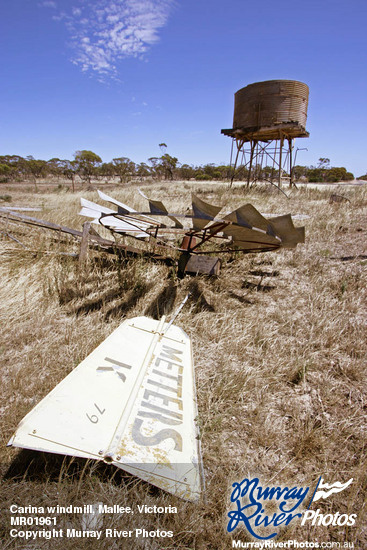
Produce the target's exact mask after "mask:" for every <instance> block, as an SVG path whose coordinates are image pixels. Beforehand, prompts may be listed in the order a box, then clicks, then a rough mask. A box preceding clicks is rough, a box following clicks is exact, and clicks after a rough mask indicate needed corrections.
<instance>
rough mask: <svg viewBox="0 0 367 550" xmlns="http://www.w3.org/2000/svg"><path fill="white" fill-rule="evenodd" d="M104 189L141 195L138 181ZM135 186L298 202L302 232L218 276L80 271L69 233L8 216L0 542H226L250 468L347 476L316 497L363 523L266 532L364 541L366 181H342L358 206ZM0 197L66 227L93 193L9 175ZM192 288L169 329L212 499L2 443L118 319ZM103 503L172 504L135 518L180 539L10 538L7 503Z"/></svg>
mask: <svg viewBox="0 0 367 550" xmlns="http://www.w3.org/2000/svg"><path fill="white" fill-rule="evenodd" d="M102 188H103V190H105V191H106V192H107V193H109V194H111V195H113V196H114V197H115V198H117V199H119V200H121V201H123V202H126V203H127V204H130V205H131V206H134V207H136V208H138V209H139V208H144V209H146V208H147V206H146V204H145V201H144V199H143V198H142V197H140V195H138V192H137V187H136V186H135V185H131V186H124V187H121V186H120V187H118V186H116V187H115V188H112V187H108V186H105V185H104V186H103V187H102ZM142 189H143V191H144V192H145V193H147V194H148V195H149V196H151V197H152V198H155V199H160V200H163V201H164V203H165V204H166V205H167V206H168V207H170V208H169V209H171V210H172V211H175V212H184V211H185V210H186V208H187V207H188V206H189V205H190V194H191V191H194V192H195V193H196V194H198V195H199V196H200V197H201V198H202V199H203V200H205V201H207V202H211V203H212V204H223V206H224V209H225V210H228V211H229V210H230V209H231V208H235V207H238V206H240V205H241V204H244V203H246V202H251V203H252V204H253V205H254V206H255V207H256V208H257V209H258V210H259V211H260V212H263V213H267V214H283V213H288V212H291V213H292V214H301V215H305V216H307V218H306V219H303V220H295V225H296V226H299V225H305V226H306V244H304V245H298V247H297V249H295V250H286V249H284V250H280V251H279V252H273V253H270V252H269V253H264V254H258V255H253V254H249V255H239V256H238V257H228V258H225V259H224V261H223V265H222V270H221V273H220V275H219V276H218V277H216V278H210V277H207V276H198V277H185V278H184V279H178V278H177V276H176V272H175V269H174V268H173V267H171V266H167V265H165V264H163V263H158V262H155V261H151V260H148V259H142V258H140V259H130V260H126V259H119V260H118V259H117V258H116V257H115V256H112V255H107V254H105V253H97V252H92V251H91V252H90V254H89V260H88V264H87V266H86V267H85V268H80V267H79V264H78V259H77V257H73V256H70V255H66V254H63V253H65V252H66V253H70V252H75V253H77V252H78V244H77V243H75V242H73V241H72V240H70V241H69V242H65V241H62V240H60V239H59V238H58V236H57V235H56V236H55V234H50V233H51V232H47V231H46V230H42V229H37V228H32V227H28V226H25V225H20V224H13V223H10V222H7V221H6V220H5V219H4V218H1V219H0V231H1V234H0V239H1V240H0V258H1V265H0V275H1V286H0V304H1V322H2V323H1V324H2V330H1V344H0V346H1V357H2V367H1V393H2V399H1V413H2V414H1V438H2V445H1V504H0V507H1V519H0V522H1V525H0V534H1V538H2V541H3V542H2V544H3V546H2V548H4V549H5V548H15V549H19V550H20V549H22V550H26V549H27V550H38V549H51V548H52V549H55V550H59V549H63V550H68V549H76V550H79V549H80V550H82V549H84V548H93V550H94V549H98V550H99V549H107V548H108V549H110V548H111V549H125V548H137V549H140V548H144V549H152V550H160V549H171V550H173V549H175V550H183V549H195V550H196V549H197V550H205V549H208V550H209V549H210V550H211V549H212V550H222V549H229V548H231V547H232V543H231V541H232V539H241V540H242V541H251V540H253V539H251V538H250V537H249V535H248V534H247V532H246V531H245V530H244V529H243V528H239V529H237V530H236V531H234V532H233V533H232V534H231V535H229V534H228V533H227V531H226V525H227V521H228V518H227V513H228V511H229V509H230V502H229V496H230V488H231V484H232V483H233V482H234V481H240V480H242V479H243V478H244V477H250V478H251V477H255V476H256V477H258V478H259V479H260V480H261V482H262V484H263V485H264V486H266V485H269V486H279V485H287V486H292V487H293V486H298V487H299V486H310V487H311V488H312V487H315V485H316V483H317V480H318V479H319V477H320V475H322V476H323V479H324V480H325V481H327V482H328V483H332V482H335V481H341V482H346V481H348V480H349V479H350V478H352V477H353V479H354V481H353V483H352V485H351V486H350V487H349V488H348V489H346V490H345V491H344V492H341V493H338V494H335V495H332V497H330V498H329V499H326V500H320V501H319V502H318V503H317V506H318V507H319V508H320V510H321V512H322V513H335V512H340V513H341V514H352V513H355V514H357V519H356V523H355V525H354V526H353V527H346V526H338V525H336V526H328V527H325V526H317V525H315V526H312V525H311V524H308V526H304V527H302V526H301V525H300V522H299V521H294V522H292V523H291V524H290V525H289V526H288V527H282V528H281V529H280V534H279V536H278V537H277V539H276V540H277V541H278V542H280V541H286V540H289V539H295V540H298V541H319V542H330V543H331V542H340V543H344V542H345V541H348V542H354V548H359V549H361V550H363V549H366V548H367V521H366V519H367V513H366V494H367V475H366V454H365V449H366V412H367V391H366V390H367V386H366V359H365V358H366V350H367V309H366V304H367V238H366V237H367V186H363V187H356V188H348V189H347V190H344V191H343V194H344V195H345V196H347V197H348V199H349V200H350V202H343V203H335V204H329V197H330V190H329V189H325V190H319V189H300V190H294V191H292V193H291V194H290V197H289V198H288V199H287V198H286V197H285V196H284V195H282V194H279V193H277V192H276V190H275V189H272V188H268V187H267V188H254V189H252V190H250V191H247V190H246V189H244V188H242V187H235V188H234V189H232V190H229V189H228V187H227V186H225V185H224V184H216V185H214V184H213V185H204V184H197V183H183V182H174V183H163V182H162V183H156V184H153V185H149V187H148V186H144V185H143V186H142ZM336 189H337V188H336ZM335 192H338V191H337V190H336V191H335ZM0 195H1V197H2V200H1V201H0V202H1V204H0V206H5V205H6V206H11V205H14V206H33V205H34V206H39V207H42V208H43V210H42V212H35V213H29V215H31V216H32V215H33V216H35V217H38V218H42V219H45V220H48V221H53V222H56V223H61V224H63V225H66V226H69V227H74V228H76V229H80V228H81V225H82V223H83V221H85V218H81V217H79V216H78V211H79V208H80V197H81V196H83V197H85V198H87V199H90V200H95V201H97V193H96V191H95V190H94V191H85V192H77V193H75V194H72V193H70V192H68V190H67V188H66V187H63V186H59V187H55V188H53V189H52V188H51V187H50V188H48V189H47V188H45V189H43V188H42V190H40V191H39V193H37V194H35V193H34V191H33V188H32V186H29V188H27V187H26V186H19V188H18V187H17V186H12V187H11V188H10V187H9V188H7V187H6V185H4V184H3V185H2V186H1V189H0ZM27 214H28V213H27ZM9 235H10V236H9ZM12 237H13V238H12ZM14 238H15V239H17V241H20V242H21V243H22V244H23V245H24V246H25V247H26V248H24V247H23V246H22V245H21V244H19V242H17V241H16V240H14ZM188 290H191V291H192V293H193V295H192V298H191V299H190V300H189V301H188V303H187V304H186V306H185V308H184V309H183V311H182V313H181V314H180V316H179V318H178V319H177V320H176V324H177V325H179V326H180V327H182V328H183V329H184V330H185V331H186V332H187V333H188V334H190V335H191V338H192V342H193V349H194V362H195V368H196V384H197V399H198V410H199V425H200V430H201V445H202V452H203V461H204V469H205V474H206V500H205V501H203V502H202V503H199V504H192V503H187V502H184V501H180V500H178V499H176V498H175V497H173V496H171V495H169V494H166V493H164V492H163V491H160V490H158V489H155V488H154V487H152V486H150V485H148V484H147V483H145V482H143V481H140V480H138V479H137V478H135V477H133V476H130V475H128V474H126V473H124V472H123V471H120V470H117V469H115V468H113V467H111V466H108V465H105V464H96V463H95V462H93V461H90V462H88V461H84V460H81V459H72V458H65V457H62V456H55V455H46V454H42V453H37V452H33V451H20V450H17V449H14V448H8V447H6V443H7V441H8V440H9V438H10V437H11V435H12V433H13V431H14V430H15V428H16V426H17V425H18V423H19V421H20V420H21V419H22V418H23V416H24V415H25V414H26V413H27V412H28V411H29V410H30V409H31V408H32V407H33V406H34V405H35V404H36V403H38V402H39V400H40V399H41V398H42V397H44V396H45V395H46V394H47V393H48V392H49V391H50V390H51V389H52V388H53V387H54V386H55V385H56V384H57V383H58V382H60V381H61V380H62V379H63V378H64V377H65V376H66V375H67V374H68V373H69V372H70V371H71V370H72V369H73V368H74V367H75V366H76V365H78V363H79V362H80V361H81V360H82V359H83V358H84V357H86V356H87V355H88V354H89V353H90V352H91V351H92V350H93V349H94V348H95V347H96V346H97V345H98V344H99V343H100V342H102V341H103V340H104V339H105V338H106V337H107V336H108V335H109V334H110V333H111V332H112V331H113V330H114V329H115V328H116V327H117V326H118V325H119V324H120V323H121V322H122V320H123V319H124V318H126V317H133V316H137V315H148V316H151V317H155V318H158V317H160V316H161V315H162V314H167V315H168V316H169V315H170V314H171V313H172V312H173V311H174V310H175V308H176V307H177V306H178V304H179V303H180V302H181V300H182V299H183V298H184V296H185V295H186V294H187V292H188ZM97 502H103V503H106V504H109V505H111V504H119V505H122V506H124V505H128V506H135V505H136V504H149V505H153V504H157V505H158V504H159V505H165V506H167V505H169V504H171V505H172V506H177V510H178V511H177V514H160V515H151V514H142V515H140V516H139V527H142V528H145V529H147V530H156V529H158V528H159V529H162V530H172V531H173V532H174V537H173V538H160V539H144V538H137V539H134V540H132V539H126V540H124V539H113V538H111V539H105V538H102V539H101V540H100V541H96V540H92V541H91V540H87V539H86V540H82V539H79V540H75V539H74V540H73V539H66V538H63V539H53V540H46V539H44V538H43V539H39V540H36V541H28V542H26V541H24V540H22V539H17V538H13V539H12V538H11V537H10V536H9V528H10V527H9V524H10V513H9V506H10V505H11V504H14V503H15V504H19V505H22V506H47V505H56V504H60V505H62V506H67V505H69V504H74V505H82V504H83V503H89V504H93V503H97ZM136 522H137V516H136V515H135V516H126V517H123V516H119V515H118V514H114V515H110V516H109V515H107V516H105V517H104V523H103V528H112V529H114V528H116V529H133V528H134V527H136V526H137V525H136ZM67 526H72V527H75V528H80V517H79V516H76V515H73V514H63V515H62V516H60V521H59V523H58V527H67ZM328 547H329V548H332V547H335V548H336V547H337V546H331V545H329V546H328ZM341 547H342V546H341Z"/></svg>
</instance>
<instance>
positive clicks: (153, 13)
mask: <svg viewBox="0 0 367 550" xmlns="http://www.w3.org/2000/svg"><path fill="white" fill-rule="evenodd" d="M366 21H367V1H366V0H349V1H348V2H347V1H346V0H345V1H343V2H342V1H340V0H333V1H331V0H319V1H314V0H308V1H302V2H301V1H299V0H278V1H276V2H274V1H270V0H263V1H262V2H248V1H247V0H211V1H209V0H98V1H96V0H11V1H10V0H2V2H1V3H0V57H1V67H2V71H1V73H2V77H3V78H2V80H3V82H2V85H1V87H0V101H1V109H0V125H1V132H0V154H19V155H22V156H27V155H32V156H34V157H35V158H42V159H46V160H47V159H50V158H52V157H59V158H69V159H72V158H73V155H74V152H75V151H76V150H78V149H89V150H92V151H94V152H95V153H97V154H99V155H100V156H101V157H102V158H103V160H104V161H106V162H107V161H110V160H111V159H112V158H114V157H119V156H126V157H129V158H131V159H132V160H134V161H135V162H146V161H147V159H148V158H149V157H151V156H158V155H160V154H161V153H160V149H159V147H158V144H159V143H161V142H164V143H166V144H167V145H168V149H167V152H168V153H169V154H171V155H173V156H176V157H178V159H179V161H180V162H182V163H188V164H204V163H208V162H213V163H216V164H219V163H228V162H229V157H230V147H231V140H230V139H229V138H228V137H225V136H223V135H221V133H220V130H221V129H222V128H230V127H231V126H232V117H233V102H234V93H235V92H236V91H237V90H238V89H240V88H242V87H243V86H246V85H247V84H251V83H253V82H259V81H263V80H272V79H283V78H284V79H290V80H300V81H302V82H305V83H306V84H308V86H309V88H310V100H309V108H308V121H307V130H308V131H309V132H310V138H308V139H299V140H298V141H296V146H297V147H300V148H301V147H302V148H303V147H306V148H307V149H308V151H300V152H299V154H298V159H297V162H298V163H300V164H305V165H311V164H316V163H317V160H318V158H319V157H328V158H330V160H331V164H332V165H333V166H345V167H346V168H347V169H348V170H350V171H352V172H354V173H355V175H356V176H359V175H361V174H365V173H366V172H367V151H366V140H365V128H366V125H367V59H366V58H367V47H366V46H367V38H366V36H367V33H366Z"/></svg>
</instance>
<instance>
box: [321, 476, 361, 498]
mask: <svg viewBox="0 0 367 550" xmlns="http://www.w3.org/2000/svg"><path fill="white" fill-rule="evenodd" d="M352 482H353V478H350V480H349V481H347V482H346V483H340V481H336V482H335V483H331V484H330V485H329V484H328V483H325V482H324V480H323V479H322V478H321V480H320V483H319V484H318V486H317V491H316V493H315V496H314V497H313V502H315V500H320V498H328V497H329V496H330V495H333V494H334V493H340V492H341V491H344V489H346V488H347V487H349V485H351V484H352Z"/></svg>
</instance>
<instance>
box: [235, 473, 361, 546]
mask: <svg viewBox="0 0 367 550" xmlns="http://www.w3.org/2000/svg"><path fill="white" fill-rule="evenodd" d="M352 482H353V478H352V479H350V480H349V481H347V482H346V483H340V482H339V481H336V482H335V483H332V484H328V483H325V481H324V480H323V478H322V477H321V476H320V478H319V480H318V482H317V485H316V488H315V489H314V491H313V493H312V496H311V491H310V487H297V486H295V487H270V486H265V487H262V486H261V485H260V480H259V479H258V478H257V477H254V478H253V479H247V478H245V479H243V480H242V481H241V482H240V483H238V482H235V483H233V484H232V487H233V490H232V493H231V503H232V504H233V507H234V509H232V510H231V511H230V512H228V517H229V521H228V525H227V531H228V532H229V533H231V532H232V531H234V530H235V529H236V527H238V526H240V525H243V526H244V527H245V528H246V529H247V531H248V532H249V534H250V535H251V536H253V537H254V538H256V539H259V540H268V539H272V538H274V537H276V536H277V535H278V533H279V529H280V527H281V526H282V525H289V524H290V523H291V522H293V521H294V520H296V519H300V521H301V525H306V524H310V523H311V525H323V526H328V525H339V526H341V525H348V526H352V525H354V524H355V519H356V517H357V514H350V515H348V514H340V513H339V512H336V513H335V514H321V513H320V510H319V509H317V510H310V506H311V504H312V503H313V502H316V501H318V500H320V499H327V498H329V497H330V496H331V495H332V494H334V493H340V492H341V491H344V490H345V489H346V488H347V487H349V486H350V485H351V484H352ZM308 500H309V502H308ZM269 509H271V512H270V513H269V512H268V511H266V510H269ZM264 527H268V528H269V529H270V534H269V535H267V536H262V535H261V534H260V532H261V531H262V530H263V528H264Z"/></svg>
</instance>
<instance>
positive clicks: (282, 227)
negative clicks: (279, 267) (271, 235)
mask: <svg viewBox="0 0 367 550" xmlns="http://www.w3.org/2000/svg"><path fill="white" fill-rule="evenodd" d="M269 223H270V224H271V226H272V228H273V230H274V232H275V234H276V235H278V236H279V237H280V238H281V240H282V246H284V247H285V248H295V247H296V246H297V244H298V243H304V242H305V228H304V227H294V225H293V221H292V216H291V215H290V214H286V215H284V216H277V217H275V218H269Z"/></svg>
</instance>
